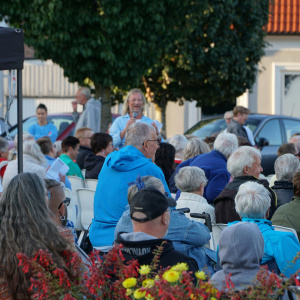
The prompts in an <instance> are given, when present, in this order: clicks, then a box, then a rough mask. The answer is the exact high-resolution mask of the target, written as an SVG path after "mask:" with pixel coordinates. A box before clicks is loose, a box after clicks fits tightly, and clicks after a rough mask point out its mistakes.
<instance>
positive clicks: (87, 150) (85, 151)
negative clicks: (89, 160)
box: [76, 145, 93, 170]
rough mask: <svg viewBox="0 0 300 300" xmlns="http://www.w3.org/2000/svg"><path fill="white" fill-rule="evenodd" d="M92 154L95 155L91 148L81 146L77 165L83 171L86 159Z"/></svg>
mask: <svg viewBox="0 0 300 300" xmlns="http://www.w3.org/2000/svg"><path fill="white" fill-rule="evenodd" d="M91 153H93V151H92V149H91V148H88V147H85V146H81V145H80V146H79V153H78V155H77V157H76V163H77V165H78V166H79V168H80V169H81V170H82V169H84V158H85V157H86V156H88V155H89V154H91Z"/></svg>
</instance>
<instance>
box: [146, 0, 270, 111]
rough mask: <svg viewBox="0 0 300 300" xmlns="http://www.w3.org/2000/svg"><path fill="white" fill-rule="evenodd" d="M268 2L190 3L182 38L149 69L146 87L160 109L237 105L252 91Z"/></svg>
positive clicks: (261, 46)
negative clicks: (179, 104) (171, 104)
mask: <svg viewBox="0 0 300 300" xmlns="http://www.w3.org/2000/svg"><path fill="white" fill-rule="evenodd" d="M268 4H269V1H268V0H247V1H244V0H226V1H205V0H202V1H192V2H189V5H187V6H186V7H185V8H184V9H185V11H183V13H184V15H185V17H186V18H185V22H184V24H182V25H181V26H183V28H184V29H185V32H184V33H183V36H182V37H181V39H180V40H177V41H176V42H175V43H174V44H173V46H174V47H173V48H172V49H171V51H169V52H168V51H165V52H164V54H163V57H162V59H161V60H160V63H159V64H157V65H156V66H155V67H153V68H152V69H151V70H149V72H148V74H147V76H145V81H144V84H145V86H146V87H148V88H150V91H151V92H152V93H153V94H152V97H153V99H154V100H153V101H154V102H156V103H157V104H158V105H159V106H160V107H163V106H164V105H166V103H167V101H178V100H181V99H182V98H185V99H187V100H191V99H195V100H197V102H198V105H199V106H206V107H207V106H215V105H218V106H219V105H220V104H221V103H224V104H226V106H228V104H229V105H230V103H231V104H232V105H234V101H235V98H236V97H238V96H240V95H241V94H243V92H244V91H245V90H246V89H251V87H252V85H253V84H254V82H255V79H256V75H257V72H258V65H257V64H258V62H259V61H260V58H261V57H262V55H263V54H264V51H263V48H264V46H265V41H264V36H265V32H264V30H263V26H264V25H265V24H266V23H267V22H268Z"/></svg>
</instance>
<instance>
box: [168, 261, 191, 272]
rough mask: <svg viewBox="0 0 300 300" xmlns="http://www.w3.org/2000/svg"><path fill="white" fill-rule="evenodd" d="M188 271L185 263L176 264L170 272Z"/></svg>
mask: <svg viewBox="0 0 300 300" xmlns="http://www.w3.org/2000/svg"><path fill="white" fill-rule="evenodd" d="M188 269H189V267H188V265H187V264H186V263H178V264H177V265H176V266H173V267H172V268H171V270H174V271H178V272H182V271H187V270H188Z"/></svg>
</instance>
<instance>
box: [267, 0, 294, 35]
mask: <svg viewBox="0 0 300 300" xmlns="http://www.w3.org/2000/svg"><path fill="white" fill-rule="evenodd" d="M272 2H273V3H272ZM272 2H271V4H270V17H269V23H268V25H267V33H268V34H300V1H299V0H273V1H272Z"/></svg>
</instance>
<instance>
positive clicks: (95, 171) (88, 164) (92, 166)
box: [84, 153, 105, 179]
mask: <svg viewBox="0 0 300 300" xmlns="http://www.w3.org/2000/svg"><path fill="white" fill-rule="evenodd" d="M104 161H105V157H103V156H99V155H95V154H94V153H91V154H89V155H88V156H86V157H85V159H84V169H85V170H86V171H85V178H86V179H98V176H99V173H100V171H101V169H102V166H103V164H104Z"/></svg>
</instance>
